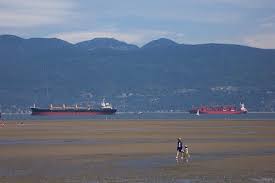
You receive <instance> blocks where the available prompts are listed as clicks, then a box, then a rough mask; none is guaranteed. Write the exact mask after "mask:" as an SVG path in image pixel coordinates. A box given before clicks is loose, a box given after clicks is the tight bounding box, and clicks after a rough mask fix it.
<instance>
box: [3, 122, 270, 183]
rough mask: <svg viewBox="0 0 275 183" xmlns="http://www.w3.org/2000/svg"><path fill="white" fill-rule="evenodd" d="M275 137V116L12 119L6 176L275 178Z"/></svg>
mask: <svg viewBox="0 0 275 183" xmlns="http://www.w3.org/2000/svg"><path fill="white" fill-rule="evenodd" d="M178 137H181V138H182V139H183V142H184V144H186V145H188V147H189V151H190V154H191V157H190V158H189V159H188V160H187V159H183V160H181V159H179V160H178V161H177V160H176V158H175V156H176V142H177V138H178ZM274 142H275V121H273V120H268V121H264V120H230V121H227V120H202V121H195V120H192V121H188V120H182V121H181V120H159V121H158V120H91V121H89V120H70V121H66V120H55V121H54V120H51V121H49V120H44V121H43V120H24V121H23V122H19V121H7V122H5V125H4V126H2V127H1V128H0V182H1V183H2V182H13V183H14V182H15V183H17V182H18V183H19V182H20V183H30V182H34V183H38V182H43V183H45V182H50V183H60V182H66V183H68V182H70V183H71V182H83V183H88V182H89V183H100V182H102V183H105V182H108V183H109V182H116V183H118V182H139V183H141V182H146V183H147V182H148V183H149V182H150V183H168V182H169V183H171V182H172V183H173V182H174V183H192V182H195V183H197V182H198V183H200V182H219V183H220V182H242V183H243V182H244V183H246V182H247V183H248V182H249V183H250V182H256V183H257V182H266V183H274V182H275V143H274Z"/></svg>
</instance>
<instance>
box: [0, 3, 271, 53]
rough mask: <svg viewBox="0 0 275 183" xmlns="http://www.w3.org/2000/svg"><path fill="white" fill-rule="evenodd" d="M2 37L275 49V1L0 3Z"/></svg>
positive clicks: (73, 41)
mask: <svg viewBox="0 0 275 183" xmlns="http://www.w3.org/2000/svg"><path fill="white" fill-rule="evenodd" d="M0 34H12V35H17V36H20V37H23V38H31V37H45V38H52V37H56V38H60V39H63V40H66V41H68V42H71V43H77V42H81V41H84V40H90V39H93V38H96V37H110V38H115V39H118V40H121V41H125V42H127V43H132V44H136V45H138V46H142V45H144V44H146V43H148V42H149V41H152V40H155V39H158V38H168V39H172V40H174V41H176V42H178V43H185V44H203V43H228V44H240V45H248V46H252V47H258V48H273V49H274V48H275V0H108V1H107V0H43V1H42V0H41V1H39V0H0Z"/></svg>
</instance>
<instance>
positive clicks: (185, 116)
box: [2, 112, 275, 120]
mask: <svg viewBox="0 0 275 183" xmlns="http://www.w3.org/2000/svg"><path fill="white" fill-rule="evenodd" d="M2 119H3V120H98V119H102V120H209V119H213V120H219V119H222V120H275V112H274V113H268V112H251V113H247V114H234V115H211V114H202V115H200V116H197V115H195V114H189V113H184V112H182V113H181V112H144V113H142V114H138V113H134V112H133V113H132V112H128V113H126V112H125V113H124V112H119V113H116V114H114V115H97V116H32V115H30V114H2Z"/></svg>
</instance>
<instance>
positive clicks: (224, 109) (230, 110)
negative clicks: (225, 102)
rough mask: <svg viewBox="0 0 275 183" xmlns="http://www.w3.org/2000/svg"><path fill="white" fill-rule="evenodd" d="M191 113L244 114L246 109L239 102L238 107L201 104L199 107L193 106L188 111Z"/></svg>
mask: <svg viewBox="0 0 275 183" xmlns="http://www.w3.org/2000/svg"><path fill="white" fill-rule="evenodd" d="M189 113H191V114H197V115H200V114H246V113H247V109H246V108H245V107H244V104H241V107H240V108H237V107H234V106H216V107H209V106H203V107H199V108H193V109H191V110H190V111H189Z"/></svg>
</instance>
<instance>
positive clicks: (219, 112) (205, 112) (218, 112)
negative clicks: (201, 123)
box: [189, 109, 247, 114]
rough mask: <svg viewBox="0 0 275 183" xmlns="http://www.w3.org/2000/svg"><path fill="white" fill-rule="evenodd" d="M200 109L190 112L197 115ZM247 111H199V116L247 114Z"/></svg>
mask: <svg viewBox="0 0 275 183" xmlns="http://www.w3.org/2000/svg"><path fill="white" fill-rule="evenodd" d="M197 112H198V109H192V110H190V111H189V113H191V114H197ZM246 113H247V111H210V110H209V111H203V110H199V114H246Z"/></svg>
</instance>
